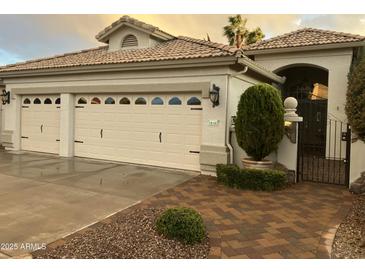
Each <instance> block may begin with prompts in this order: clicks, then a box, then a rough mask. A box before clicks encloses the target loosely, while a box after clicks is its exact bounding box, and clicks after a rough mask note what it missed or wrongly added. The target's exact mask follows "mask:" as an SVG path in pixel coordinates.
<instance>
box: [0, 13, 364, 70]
mask: <svg viewBox="0 0 365 274" xmlns="http://www.w3.org/2000/svg"><path fill="white" fill-rule="evenodd" d="M121 16H122V15H0V65H5V64H11V63H15V62H19V61H24V60H29V59H33V58H39V57H47V56H52V55H54V54H61V53H65V52H70V51H75V50H80V49H86V48H92V47H95V46H99V45H102V44H100V43H99V42H97V41H96V39H95V38H94V37H95V35H96V34H97V33H98V32H99V31H100V30H102V29H103V28H104V27H106V26H107V25H109V24H110V23H112V22H113V21H115V20H117V19H118V18H119V17H121ZM130 16H132V17H135V18H137V19H139V20H142V21H144V22H146V23H149V24H152V25H155V26H158V27H159V28H160V29H162V30H164V31H166V32H169V33H171V34H173V35H185V36H190V37H194V38H201V39H203V38H205V37H206V34H207V33H208V34H209V36H210V38H211V40H212V41H216V42H221V43H226V39H225V37H224V36H223V35H222V28H223V26H224V25H226V24H227V18H228V16H229V15H222V14H220V15H188V14H186V15H157V14H154V15H141V14H140V15H130ZM243 16H244V17H247V18H248V28H254V27H257V26H259V27H261V28H262V30H263V31H264V33H265V34H266V38H270V37H272V36H275V35H279V34H283V33H285V32H289V31H293V30H296V29H298V28H303V27H314V28H322V29H330V30H336V31H343V32H350V33H355V34H362V35H365V15H253V14H248V15H243Z"/></svg>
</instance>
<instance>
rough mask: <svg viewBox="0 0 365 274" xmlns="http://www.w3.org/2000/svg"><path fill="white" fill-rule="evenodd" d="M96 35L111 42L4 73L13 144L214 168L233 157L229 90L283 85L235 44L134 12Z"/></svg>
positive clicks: (6, 133)
mask: <svg viewBox="0 0 365 274" xmlns="http://www.w3.org/2000/svg"><path fill="white" fill-rule="evenodd" d="M96 39H97V40H98V41H100V42H103V43H105V44H106V45H105V46H101V47H98V48H94V49H88V50H83V51H80V52H73V53H67V54H64V55H59V56H54V57H50V58H43V59H38V60H32V61H28V62H24V63H18V64H14V65H9V66H5V67H3V68H1V69H0V79H1V82H0V84H2V85H4V86H5V89H6V91H9V92H10V94H11V100H10V103H9V104H6V105H4V106H3V133H2V143H3V146H5V147H6V149H9V150H16V151H17V150H27V151H37V152H44V153H53V154H58V155H60V156H63V157H73V156H78V157H88V158H95V159H104V160H113V161H123V162H130V163H136V164H145V165H154V166H161V167H170V168H180V169H188V170H196V171H201V172H202V173H207V174H210V173H212V172H213V173H214V172H215V165H216V164H217V163H221V162H227V161H228V158H229V152H228V149H227V144H226V140H227V138H226V137H227V130H228V129H229V127H230V116H228V115H230V114H229V113H228V111H227V109H228V107H227V105H228V100H229V96H230V95H229V94H230V93H232V94H231V95H232V96H236V97H237V96H238V94H239V91H242V90H245V89H246V88H247V87H249V86H250V85H252V84H255V83H259V82H267V83H270V84H271V83H274V82H275V83H281V82H283V78H282V77H280V76H278V75H276V74H275V73H272V72H270V71H268V70H266V69H264V68H263V67H262V66H260V65H258V64H257V63H255V62H253V61H252V60H251V59H249V58H247V57H246V56H244V55H243V54H242V52H241V51H240V50H238V49H236V48H234V47H230V46H227V45H222V44H218V43H212V42H208V41H203V40H198V39H193V38H188V37H181V36H179V37H175V36H173V35H171V34H169V33H166V32H164V31H162V30H160V29H159V28H157V27H155V26H152V25H149V24H146V23H143V22H141V21H138V20H136V19H133V18H131V17H128V16H123V17H121V18H120V19H119V20H118V21H116V22H114V23H113V24H111V25H110V26H108V27H106V28H105V29H104V30H102V31H101V32H100V33H98V34H97V35H96ZM246 70H247V71H246ZM213 84H214V85H215V87H216V89H219V105H216V106H215V107H213V104H212V102H211V101H210V99H209V92H210V91H211V90H212V87H213Z"/></svg>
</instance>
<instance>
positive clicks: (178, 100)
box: [169, 97, 181, 105]
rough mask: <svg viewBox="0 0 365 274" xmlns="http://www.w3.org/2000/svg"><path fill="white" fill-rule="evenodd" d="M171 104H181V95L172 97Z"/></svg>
mask: <svg viewBox="0 0 365 274" xmlns="http://www.w3.org/2000/svg"><path fill="white" fill-rule="evenodd" d="M169 105H181V100H180V98H179V97H172V98H171V99H170V100H169Z"/></svg>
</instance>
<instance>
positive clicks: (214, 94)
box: [209, 84, 220, 107]
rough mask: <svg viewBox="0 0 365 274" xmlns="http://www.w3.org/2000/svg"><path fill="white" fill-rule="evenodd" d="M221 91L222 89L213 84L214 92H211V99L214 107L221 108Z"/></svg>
mask: <svg viewBox="0 0 365 274" xmlns="http://www.w3.org/2000/svg"><path fill="white" fill-rule="evenodd" d="M219 90H220V88H219V87H218V86H216V85H215V84H213V87H212V90H211V91H209V99H210V101H211V102H212V103H213V107H216V106H219Z"/></svg>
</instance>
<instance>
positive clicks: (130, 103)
mask: <svg viewBox="0 0 365 274" xmlns="http://www.w3.org/2000/svg"><path fill="white" fill-rule="evenodd" d="M75 100H76V102H75V156H79V157H88V158H95V159H106V160H113V161H122V162H129V163H136V164H146V165H154V166H163V167H171V168H180V169H188V170H199V169H200V163H199V153H200V144H201V124H202V123H201V119H202V117H201V114H202V107H201V95H200V94H199V93H184V94H173V93H171V94H166V93H154V94H102V95H101V94H89V95H85V94H82V95H77V96H75Z"/></svg>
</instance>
